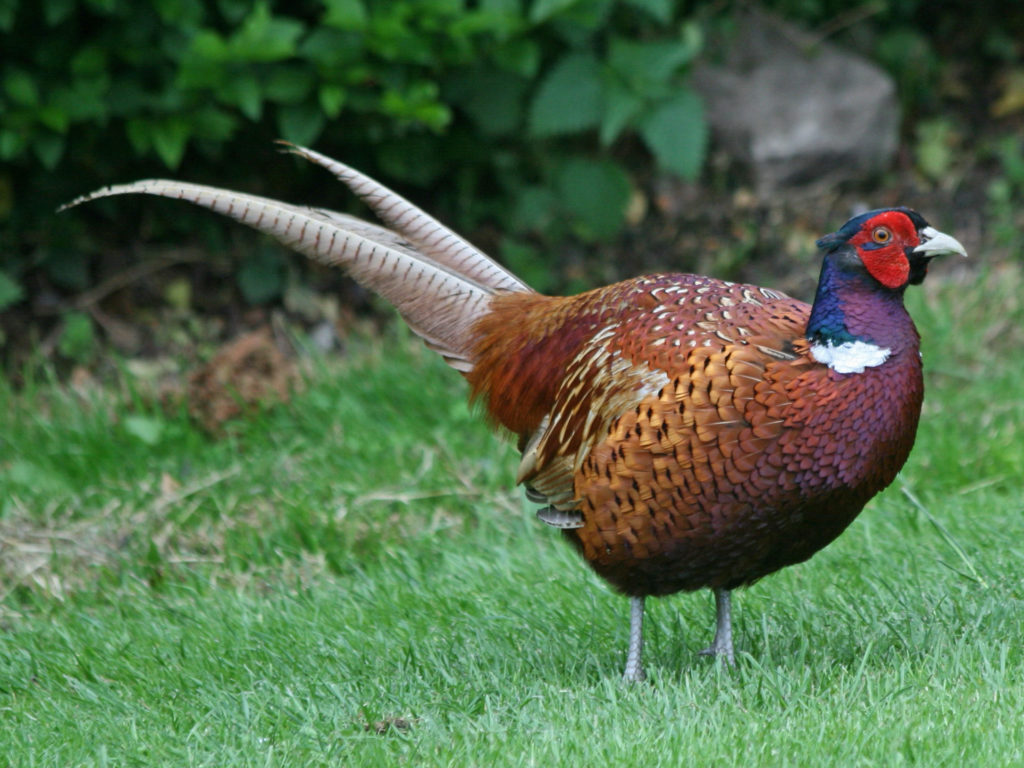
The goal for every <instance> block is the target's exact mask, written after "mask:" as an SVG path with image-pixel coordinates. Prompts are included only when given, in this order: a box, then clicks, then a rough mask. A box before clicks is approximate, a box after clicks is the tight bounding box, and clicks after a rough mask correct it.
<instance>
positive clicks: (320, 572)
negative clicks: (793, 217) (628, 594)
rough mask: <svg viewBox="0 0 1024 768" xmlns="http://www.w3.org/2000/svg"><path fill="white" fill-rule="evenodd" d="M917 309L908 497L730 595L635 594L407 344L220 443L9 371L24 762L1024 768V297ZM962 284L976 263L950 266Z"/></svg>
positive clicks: (1001, 277) (4, 418) (12, 681)
mask: <svg viewBox="0 0 1024 768" xmlns="http://www.w3.org/2000/svg"><path fill="white" fill-rule="evenodd" d="M936 271H937V272H938V273H939V274H936V275H935V276H933V278H932V279H931V280H930V281H929V282H928V284H926V286H924V290H916V289H912V293H911V294H909V295H908V303H909V304H910V306H911V310H912V312H913V314H914V315H915V317H917V319H918V321H919V326H920V328H921V331H922V335H923V339H924V342H923V344H924V356H925V365H926V368H927V386H928V392H927V396H926V404H925V413H924V416H923V419H922V426H921V429H920V432H919V436H918V442H917V446H916V447H915V450H914V453H913V455H912V456H911V458H910V461H909V463H908V465H907V467H906V468H905V470H904V472H903V473H902V475H901V476H900V477H899V478H898V479H897V481H896V482H895V483H894V485H893V486H892V488H890V489H889V490H888V491H886V492H885V493H884V494H882V495H881V496H879V497H878V498H877V499H875V500H874V501H873V502H872V503H871V505H870V506H869V507H868V509H867V510H866V511H865V513H864V514H863V515H862V516H861V517H860V518H859V519H858V520H857V521H856V522H855V523H854V524H853V525H852V526H851V528H850V529H849V530H848V531H847V532H846V533H845V534H844V535H843V536H842V537H841V538H840V539H839V540H838V541H837V542H836V543H835V544H833V545H832V546H831V547H829V548H828V549H827V550H825V551H824V552H822V553H821V554H819V555H817V556H816V557H815V558H813V559H812V560H811V561H809V562H808V563H805V564H803V565H800V566H797V567H794V568H790V569H787V570H785V571H783V572H781V573H779V574H776V575H774V576H771V577H769V578H767V579H765V580H763V581H762V582H760V583H758V584H756V585H755V586H753V587H751V588H749V589H746V590H743V591H741V592H739V593H737V595H736V600H735V614H736V616H735V620H736V629H737V637H736V643H737V650H738V652H739V659H738V664H737V666H736V668H734V669H731V670H729V669H723V668H722V667H720V666H719V665H718V664H716V663H714V662H713V661H711V660H708V659H706V658H704V657H698V656H697V655H696V652H697V651H698V650H699V649H700V648H702V647H704V645H706V644H707V643H708V642H709V640H710V638H711V634H712V626H713V607H712V601H711V598H710V595H709V594H707V593H701V594H696V595H678V596H675V597H672V598H668V599H664V600H653V601H649V605H650V609H649V621H648V625H647V626H648V637H647V648H646V655H645V659H646V663H647V671H648V674H649V677H650V679H649V681H648V683H646V684H641V685H634V686H624V685H623V684H621V683H620V682H619V675H620V673H621V670H622V665H623V662H624V655H625V646H626V635H627V629H628V621H627V604H626V601H625V600H624V599H623V598H621V597H619V596H617V595H615V594H613V593H612V592H610V591H609V590H608V588H606V587H605V586H604V585H603V584H602V583H601V582H599V581H598V580H597V579H596V578H595V577H594V576H592V575H591V574H590V572H589V571H588V569H587V568H586V567H585V566H584V565H583V564H582V563H581V562H579V561H578V559H577V558H576V556H575V555H574V554H573V553H572V552H571V551H570V550H569V548H568V546H566V545H565V543H564V542H562V541H561V540H560V537H559V536H558V535H557V533H556V532H554V531H552V530H551V529H550V528H548V527H546V526H544V525H542V524H540V523H538V522H537V521H536V519H535V518H534V515H533V507H532V506H531V505H530V504H528V503H527V502H526V501H525V500H524V499H523V497H522V493H521V491H519V490H517V489H515V488H513V487H512V484H513V478H514V471H515V466H516V456H515V452H514V451H513V450H512V448H511V447H509V446H508V445H507V444H505V443H504V442H502V441H501V440H500V439H496V438H495V437H494V436H493V435H491V434H490V433H489V430H488V429H487V427H486V425H485V424H483V423H482V421H481V420H480V419H478V418H477V417H476V416H475V415H474V414H473V412H472V411H471V409H470V408H468V407H467V406H466V404H465V400H464V394H465V387H464V384H463V383H462V381H461V380H460V378H459V377H458V376H457V375H455V374H453V373H452V372H451V371H449V370H448V369H446V368H445V366H444V365H443V364H442V363H441V362H440V361H439V360H437V359H436V358H435V357H434V356H433V355H432V354H431V353H429V352H427V351H426V350H424V349H422V348H421V347H420V346H419V345H418V344H417V343H415V342H414V341H412V340H411V339H409V337H408V334H406V333H403V332H400V331H396V332H392V333H391V334H389V335H386V336H385V337H382V338H372V339H364V340H362V341H359V342H354V343H353V344H352V345H351V347H352V348H351V350H350V353H349V354H348V355H347V356H346V357H344V358H343V359H341V360H330V361H319V362H316V363H313V364H310V365H309V367H308V371H307V373H306V375H305V385H304V387H303V389H302V391H301V392H300V393H299V394H298V395H296V396H295V397H294V398H293V399H292V401H291V402H290V403H289V404H287V405H283V406H279V407H277V408H272V409H269V410H267V411H266V412H263V413H260V414H258V415H256V416H254V417H252V418H249V419H247V420H244V421H239V422H237V423H236V424H234V425H232V426H231V428H230V429H229V430H228V432H227V434H226V435H224V436H223V437H221V438H219V439H212V438H209V437H207V436H205V435H204V434H203V433H201V432H200V431H198V430H197V429H196V428H195V427H193V426H192V425H191V424H190V423H189V421H188V419H187V418H186V417H185V415H184V414H178V413H171V414H166V413H164V412H162V411H161V410H160V409H159V408H158V407H157V406H155V405H153V404H152V402H151V400H150V399H149V398H148V397H147V396H146V394H145V392H144V391H143V390H144V388H143V387H142V386H141V385H139V384H138V383H137V382H136V381H135V380H134V379H133V377H132V376H131V374H130V367H129V366H127V365H126V366H125V368H124V372H123V373H122V374H121V375H120V376H119V377H117V382H116V384H112V385H108V386H105V387H102V388H101V387H96V386H85V387H79V388H75V387H72V386H70V385H63V384H58V383H55V382H53V381H51V380H48V379H46V378H45V377H43V378H40V377H37V378H36V379H34V380H32V381H30V382H29V383H28V385H27V387H26V388H25V389H24V390H22V391H19V392H13V391H11V390H10V389H8V388H6V385H2V384H0V707H2V713H0V721H2V726H0V765H11V766H77V765H86V766H92V765H96V766H100V765H114V766H122V765H138V766H153V765H167V766H191V765H204V766H243V765H244V766H247V765H259V766H296V765H353V766H375V765H399V764H405V765H415V766H420V765H452V766H473V765H478V766H491V765H509V766H522V765H538V766H556V765H588V764H589V765H596V766H604V765H627V766H632V765H636V766H657V765H665V766H680V765H685V766H716V767H719V766H734V765H735V766H811V765H813V766H844V768H845V767H848V766H860V765H863V766H878V765H886V766H889V765H921V766H930V767H931V766H963V765H986V766H1011V765H1021V764H1024V716H1022V712H1024V652H1022V647H1021V646H1022V642H1021V641H1022V639H1024V536H1022V531H1024V524H1022V521H1024V514H1022V506H1024V502H1022V497H1021V481H1020V478H1021V477H1022V476H1024V398H1022V397H1021V382H1022V381H1024V356H1022V355H1021V354H1020V350H1021V348H1024V331H1022V329H1024V309H1022V296H1024V281H1022V279H1021V273H1020V272H1019V271H1018V270H1015V269H1011V268H1007V269H1003V270H1001V271H999V272H993V273H991V274H977V273H968V274H966V275H963V276H959V277H957V278H952V277H948V276H947V277H945V278H943V276H942V274H941V273H942V271H943V269H942V268H941V267H939V268H938V269H937V270H936ZM947 274H948V272H947Z"/></svg>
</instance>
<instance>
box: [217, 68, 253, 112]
mask: <svg viewBox="0 0 1024 768" xmlns="http://www.w3.org/2000/svg"><path fill="white" fill-rule="evenodd" d="M220 99H221V102H222V103H226V104H233V105H234V106H236V107H238V109H239V110H240V111H241V112H242V114H243V115H245V116H246V117H247V118H249V119H250V120H252V121H253V122H254V123H255V122H257V121H258V120H259V119H260V117H262V115H263V94H262V93H261V92H260V84H259V81H258V80H257V79H256V77H255V75H253V74H252V73H246V74H244V75H241V76H239V77H233V78H231V79H230V80H228V81H227V82H226V83H225V84H224V88H223V89H222V90H221V92H220Z"/></svg>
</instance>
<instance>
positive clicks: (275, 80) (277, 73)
mask: <svg viewBox="0 0 1024 768" xmlns="http://www.w3.org/2000/svg"><path fill="white" fill-rule="evenodd" d="M315 80H316V79H315V77H314V75H313V73H312V71H310V70H309V69H306V68H305V67H302V66H298V65H295V66H277V67H274V68H273V69H272V70H271V72H270V77H269V78H268V79H267V82H266V84H265V85H264V89H263V90H264V95H265V97H266V98H267V100H268V101H274V102H277V103H278V104H299V103H301V102H303V101H305V100H306V98H307V97H308V96H309V95H310V93H312V91H313V86H314V84H315Z"/></svg>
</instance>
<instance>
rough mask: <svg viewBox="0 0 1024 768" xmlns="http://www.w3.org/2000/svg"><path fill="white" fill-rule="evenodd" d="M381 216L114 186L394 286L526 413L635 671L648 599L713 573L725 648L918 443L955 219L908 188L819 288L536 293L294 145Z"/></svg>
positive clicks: (555, 498) (501, 421) (701, 285)
mask: <svg viewBox="0 0 1024 768" xmlns="http://www.w3.org/2000/svg"><path fill="white" fill-rule="evenodd" d="M289 151H291V152H294V153H295V154H297V155H300V156H302V157H304V158H306V159H307V160H309V161H311V162H313V163H316V164H318V165H320V166H322V167H324V168H325V169H326V170H328V171H330V172H331V173H333V174H334V175H335V176H336V177H337V178H338V179H339V180H341V181H342V182H343V183H345V184H346V185H347V186H348V187H349V188H350V189H351V190H352V191H353V192H354V193H355V194H356V195H357V196H358V197H359V198H361V199H362V200H363V201H364V202H365V203H367V204H368V205H369V207H370V208H371V209H372V210H373V211H374V212H375V213H376V214H377V216H378V217H379V218H380V219H381V220H382V221H383V223H384V224H385V225H387V226H386V227H384V226H380V225H377V224H371V223H369V222H366V221H363V220H361V219H358V218H356V217H353V216H350V215H346V214H340V213H335V212H332V211H327V210H323V209H319V208H310V207H303V206H297V205H291V204H288V203H283V202H278V201H276V200H272V199H267V198H263V197H257V196H255V195H249V194H244V193H239V192H231V191H227V190H223V189H217V188H214V187H208V186H201V185H197V184H190V183H186V182H176V181H166V180H149V181H139V182H135V183H132V184H125V185H118V186H111V187H106V188H104V189H101V190H98V191H96V192H93V193H91V194H89V195H85V196H83V197H80V198H78V199H77V200H75V201H73V202H71V203H69V204H68V205H67V206H65V207H70V206H74V205H78V204H80V203H82V202H85V201H88V200H93V199H96V198H100V197H106V196H109V195H120V194H129V193H146V194H152V195H159V196H163V197H171V198H179V199H183V200H187V201H189V202H191V203H195V204H197V205H200V206H203V207H205V208H208V209H211V210H213V211H216V212H218V213H222V214H225V215H227V216H230V217H232V218H234V219H236V220H238V221H240V222H242V223H244V224H247V225H249V226H251V227H254V228H255V229H258V230H260V231H261V232H265V233H267V234H270V235H273V236H275V237H276V238H277V239H278V240H280V241H281V242H282V243H284V244H285V245H286V246H288V247H290V248H293V249H295V250H296V251H299V252H301V253H303V254H305V255H306V256H309V257H311V258H313V259H316V260H318V261H320V262H325V263H327V264H332V265H339V266H341V267H343V268H345V269H346V270H347V271H348V273H349V274H350V275H351V276H352V277H353V278H355V279H356V280H357V281H359V282H361V283H363V284H364V285H366V286H367V287H369V288H371V289H372V290H374V291H376V292H378V293H379V294H381V295H382V296H383V297H384V298H385V299H387V300H389V301H390V302H391V303H392V304H394V305H395V307H397V309H398V311H399V313H400V314H401V315H402V317H403V318H404V319H405V321H406V322H407V323H408V324H409V326H410V327H411V328H412V330H413V331H414V332H415V333H417V334H418V335H419V336H420V337H422V339H423V340H424V341H425V342H426V344H427V345H428V346H429V347H430V348H432V349H434V350H436V351H437V352H438V353H440V354H441V355H442V356H443V357H444V359H445V360H446V361H447V363H448V364H449V365H450V366H451V367H452V368H454V369H455V370H457V371H459V372H461V373H462V375H463V376H464V377H465V378H466V379H467V380H468V382H469V387H470V392H471V397H472V398H473V399H474V400H476V401H478V402H479V403H481V404H482V406H483V408H484V410H485V411H486V414H487V415H488V416H489V418H490V419H491V420H492V421H493V422H494V424H495V425H498V426H500V427H504V428H506V429H508V430H509V431H511V432H512V433H514V434H515V435H518V437H519V448H520V450H521V452H522V460H521V462H520V464H519V468H518V473H517V477H516V480H517V482H518V483H520V484H522V485H524V486H525V489H526V494H527V496H528V498H529V499H530V500H532V501H535V502H537V503H539V504H540V505H542V508H541V509H540V511H539V512H538V513H537V515H538V517H539V519H540V520H542V521H543V522H544V523H547V524H548V525H550V526H553V527H555V528H558V529H561V530H562V532H563V535H564V536H565V538H567V539H568V540H569V541H570V542H571V543H572V545H573V546H574V547H575V548H576V549H577V550H578V551H579V553H580V554H581V555H582V557H583V558H584V560H586V562H587V563H588V564H589V565H590V566H591V567H592V568H593V569H594V571H596V572H597V573H598V574H599V575H600V576H601V577H603V578H604V579H605V580H607V581H608V582H609V583H610V584H611V585H612V587H614V588H615V589H616V590H618V591H619V592H621V593H623V594H625V595H626V596H628V597H629V598H630V633H629V645H628V651H627V656H626V666H625V672H624V678H625V679H626V680H629V681H638V680H642V679H644V677H645V674H644V669H643V666H642V663H641V651H642V647H643V617H644V601H645V598H647V597H649V596H659V595H668V594H672V593H674V592H678V591H683V590H686V591H692V590H698V589H702V588H705V587H707V588H710V589H711V590H713V592H714V595H715V604H716V628H715V635H714V640H713V642H712V644H711V646H710V647H709V648H708V649H706V650H705V651H703V652H702V653H707V654H711V655H717V656H720V657H722V658H723V660H724V661H726V662H728V663H729V664H732V663H733V659H734V652H733V641H732V618H731V603H730V595H731V592H732V590H734V589H736V588H737V587H740V586H743V585H747V584H750V583H752V582H754V581H756V580H757V579H760V578H761V577H763V576H765V575H767V574H770V573H772V572H774V571H776V570H778V569H780V568H782V567H784V566H787V565H792V564H794V563H799V562H802V561H804V560H806V559H808V558H809V557H810V556H811V555H813V554H814V553H815V552H817V551H818V550H820V549H821V548H823V547H824V546H826V545H827V544H828V543H829V542H831V541H832V540H833V539H835V538H836V537H837V536H838V535H839V534H840V533H842V531H843V530H844V529H845V528H846V527H847V526H848V525H849V524H850V522H851V521H852V520H853V519H854V518H855V517H856V516H857V514H858V513H859V512H860V511H861V509H863V508H864V505H865V504H866V503H867V502H868V500H869V499H871V498H872V497H873V496H874V495H875V494H876V493H878V492H879V491H881V490H882V489H883V488H885V487H886V486H887V485H889V484H890V483H891V482H892V481H893V479H894V478H895V476H896V473H897V472H898V471H899V469H900V468H901V467H902V466H903V463H904V462H905V461H906V459H907V456H908V455H909V453H910V450H911V447H912V445H913V442H914V435H915V432H916V430H917V424H918V417H919V415H920V411H921V401H922V397H923V381H922V373H921V357H920V352H919V336H918V333H917V330H916V329H915V327H914V324H913V321H912V320H911V319H910V316H909V315H908V313H907V311H906V309H905V308H904V306H903V292H904V289H905V288H906V287H907V286H908V285H914V284H918V283H920V282H921V281H922V280H923V279H924V277H925V273H926V272H927V269H928V264H929V262H930V260H931V259H932V258H933V257H935V256H938V255H940V254H960V255H964V256H966V251H965V250H964V247H963V246H962V245H961V244H960V243H959V242H958V241H957V240H955V239H954V238H953V237H951V236H949V235H947V234H944V233H942V232H939V231H938V230H936V229H935V228H933V227H931V226H929V225H928V223H927V222H926V221H925V219H924V218H923V217H922V216H921V215H920V214H919V213H917V212H915V211H912V210H910V209H908V208H890V209H884V210H874V211H869V212H867V213H863V214H860V215H859V216H855V217H854V218H852V219H850V220H849V221H848V222H846V224H844V225H843V226H842V227H841V228H840V229H838V230H837V231H836V232H834V233H832V234H829V235H826V236H825V237H823V238H821V239H820V240H819V241H818V243H817V244H818V247H819V249H820V250H821V252H822V255H823V262H822V267H821V277H820V281H819V283H818V287H817V293H816V295H815V298H814V303H813V304H812V305H810V306H809V305H807V304H805V303H803V302H801V301H798V300H796V299H792V298H790V297H788V296H786V295H785V294H783V293H780V292H779V291H775V290H771V289H769V288H761V287H758V286H755V285H745V284H739V283H732V282H726V281H723V280H716V279H713V278H710V277H702V276H697V275H690V274H656V275H650V276H647V277H638V278H635V279H632V280H626V281H624V282H620V283H616V284H614V285H610V286H607V287H605V288H599V289H597V290H592V291H589V292H587V293H583V294H580V295H577V296H570V297H555V296H546V295H542V294H539V293H537V292H535V291H533V290H531V289H530V288H529V287H528V286H527V285H526V284H524V283H523V282H522V281H521V280H519V279H518V278H517V277H515V276H514V275H513V274H511V273H510V272H508V271H507V270H506V269H504V268H503V267H501V266H500V265H499V264H497V263H496V262H495V261H493V260H492V259H490V258H488V257H487V256H486V255H485V254H483V253H481V252H480V251H478V250H477V249H476V248H474V247H473V246H472V245H470V244H469V243H468V242H466V241H465V240H464V239H462V238H461V237H459V236H458V235H457V234H455V233H454V232H452V231H451V230H450V229H448V228H446V227H445V226H443V225H442V224H440V223H439V222H437V221H436V220H434V219H433V218H431V217H430V216H429V215H428V214H426V213H425V212H424V211H422V210H420V209H419V208H417V207H416V206H414V205H413V204H412V203H410V202H408V201H407V200H405V199H403V198H402V197H401V196H399V195H398V194H397V193H395V192H393V191H391V190H390V189H388V188H387V187H385V186H383V185H381V184H380V183H378V182H376V181H374V180H373V179H371V178H369V177H368V176H365V175H364V174H361V173H359V172H358V171H355V170H353V169H352V168H349V167H348V166H346V165H343V164H342V163H339V162H336V161H334V160H332V159H330V158H328V157H326V156H324V155H321V154H319V153H317V152H314V151H312V150H309V149H305V148H302V147H291V148H290V150H289Z"/></svg>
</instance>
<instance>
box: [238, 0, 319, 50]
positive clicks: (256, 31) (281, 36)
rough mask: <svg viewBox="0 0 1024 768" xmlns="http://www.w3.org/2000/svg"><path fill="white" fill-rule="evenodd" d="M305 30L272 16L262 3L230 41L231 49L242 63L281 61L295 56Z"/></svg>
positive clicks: (304, 27)
mask: <svg viewBox="0 0 1024 768" xmlns="http://www.w3.org/2000/svg"><path fill="white" fill-rule="evenodd" d="M305 30H306V25H305V24H303V23H302V22H301V21H298V20H296V19H291V18H284V17H275V16H272V15H271V13H270V8H269V6H268V4H267V3H265V2H261V3H257V4H256V7H255V8H254V9H253V11H252V13H251V14H250V15H249V17H248V18H247V19H246V20H245V23H244V24H242V26H241V28H240V29H239V30H238V31H237V32H236V33H235V34H234V35H232V36H231V37H230V38H228V48H229V50H230V51H231V54H232V57H233V58H234V59H236V60H238V61H280V60H282V59H287V58H288V57H290V56H292V55H294V53H295V49H296V45H297V44H298V40H299V38H300V37H301V36H302V33H303V32H305Z"/></svg>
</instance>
